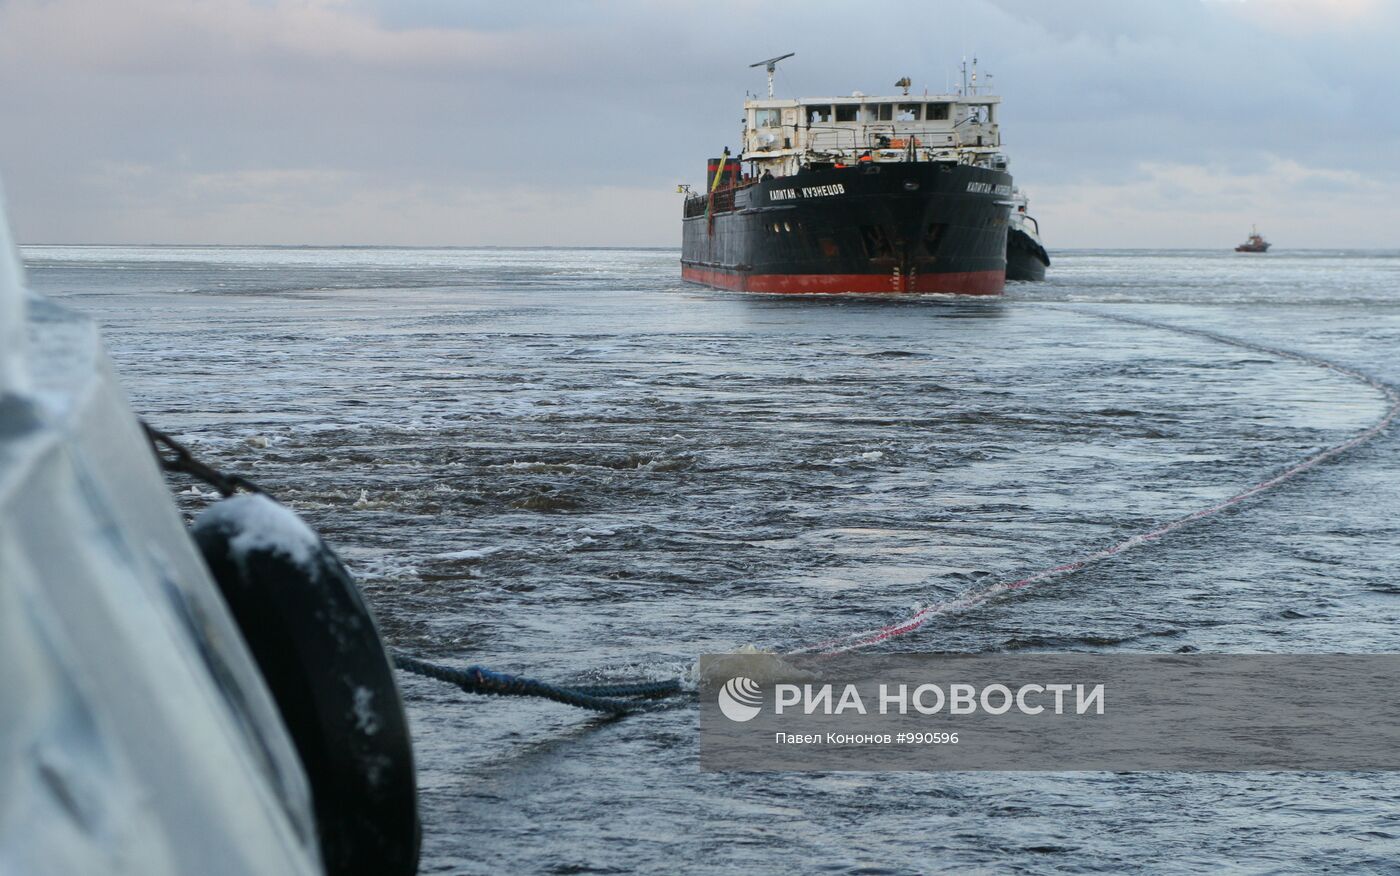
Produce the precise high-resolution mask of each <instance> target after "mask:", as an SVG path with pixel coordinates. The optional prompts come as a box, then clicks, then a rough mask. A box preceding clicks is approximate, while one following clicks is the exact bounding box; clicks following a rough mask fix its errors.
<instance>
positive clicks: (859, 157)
mask: <svg viewBox="0 0 1400 876" xmlns="http://www.w3.org/2000/svg"><path fill="white" fill-rule="evenodd" d="M788 57H791V55H790V54H789V55H784V56H781V57H778V58H771V59H769V60H767V61H760V62H758V63H757V64H754V65H752V66H755V67H757V66H766V67H767V68H768V97H767V98H766V99H764V98H755V99H750V100H747V101H745V102H744V120H743V130H742V141H741V142H742V143H743V147H742V149H741V150H740V151H739V153H738V154H737V155H731V154H730V153H729V150H728V149H727V148H726V149H725V150H724V154H723V155H721V156H720V157H718V158H713V159H710V161H709V166H708V169H707V174H706V182H705V188H704V189H703V190H702V191H698V192H689V193H688V195H689V196H688V197H687V198H686V200H685V206H684V215H683V241H682V250H681V274H682V276H683V277H684V278H685V279H686V280H690V281H693V282H696V283H703V284H705V285H708V286H715V287H720V288H724V289H732V290H737V291H745V292H790V293H909V292H923V293H927V292H939V293H954V294H964V295H996V294H999V293H1001V292H1002V290H1003V288H1004V287H1005V284H1006V268H1007V228H1008V224H1009V219H1010V213H1011V208H1012V206H1013V203H1012V200H1011V197H1012V192H1013V189H1012V179H1011V174H1010V173H1009V172H1008V170H1007V164H1008V162H1007V158H1006V156H1005V155H1004V154H1003V153H1002V151H1001V132H1000V127H999V123H998V111H999V109H1000V103H1001V98H999V97H995V96H993V95H990V94H985V93H983V92H985V91H986V90H987V89H986V88H985V87H984V86H979V85H978V84H977V67H976V59H974V60H973V64H972V68H971V71H970V78H969V70H968V67H967V65H966V64H964V65H963V68H962V86H961V87H960V88H958V89H957V90H956V92H954V93H945V94H932V95H930V94H927V93H925V94H921V95H911V94H910V93H909V92H910V88H911V83H910V80H909V78H908V77H904V78H902V79H900V80H899V81H898V82H896V83H895V87H896V88H900V89H902V93H900V94H896V95H888V96H881V97H872V96H867V95H864V94H861V93H860V92H855V93H853V94H851V95H850V96H848V97H821V98H801V99H784V98H774V97H773V72H774V69H775V65H776V64H777V62H778V61H781V60H784V59H785V58H788ZM687 188H688V187H684V186H683V187H682V189H687Z"/></svg>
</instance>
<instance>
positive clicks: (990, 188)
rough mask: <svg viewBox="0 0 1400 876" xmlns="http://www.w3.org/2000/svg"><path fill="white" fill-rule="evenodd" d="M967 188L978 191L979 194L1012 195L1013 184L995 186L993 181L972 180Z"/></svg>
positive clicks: (970, 190)
mask: <svg viewBox="0 0 1400 876" xmlns="http://www.w3.org/2000/svg"><path fill="white" fill-rule="evenodd" d="M967 190H968V191H969V192H975V193H977V194H979V195H1010V194H1011V186H994V185H992V184H991V183H984V182H970V183H968V184H967Z"/></svg>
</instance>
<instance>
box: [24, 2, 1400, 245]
mask: <svg viewBox="0 0 1400 876" xmlns="http://www.w3.org/2000/svg"><path fill="white" fill-rule="evenodd" d="M1256 2H1257V0H1256ZM1265 2H1266V3H1267V2H1287V0H1265ZM1317 3H1318V5H1321V0H1317ZM1238 5H1239V4H1233V5H1231V4H1222V3H1198V2H1192V0H1165V2H1160V3H1145V4H1126V3H1119V2H1104V0H1074V2H1055V3H1032V2H1011V0H996V2H991V0H969V2H958V3H946V2H945V3H914V2H904V3H900V2H895V3H890V4H884V5H882V6H881V7H880V8H879V9H878V10H871V9H867V10H854V11H853V10H851V9H850V7H848V6H834V5H833V6H826V7H823V6H820V5H817V4H811V3H799V2H787V0H781V2H774V3H769V4H762V5H754V4H749V3H737V2H724V3H703V4H701V3H694V4H647V3H621V4H592V3H562V4H550V5H546V6H543V7H536V6H533V5H527V4H485V3H447V2H432V0H417V2H411V3H393V2H387V0H384V2H372V0H355V2H351V3H349V4H330V3H325V4H318V3H312V4H295V5H290V4H279V3H275V2H270V3H258V4H254V3H238V2H230V3H225V4H218V5H212V4H203V3H197V2H190V3H184V2H176V0H137V2H134V3H133V4H131V5H130V6H129V7H122V8H119V10H118V11H117V12H113V11H112V10H113V8H114V7H112V6H109V5H106V4H101V3H97V2H95V0H86V2H84V0H51V2H47V3H37V2H33V0H26V2H20V0H10V2H8V3H5V4H4V5H0V113H3V114H4V117H5V118H7V119H19V120H22V128H23V130H24V136H7V137H6V138H5V139H4V140H3V141H0V173H3V174H4V176H5V179H6V181H7V187H8V189H9V190H10V193H11V202H12V208H11V210H12V213H13V214H15V218H16V220H17V221H18V227H19V230H20V235H21V237H22V238H23V239H25V240H33V241H37V240H44V241H59V240H78V241H80V240H114V241H121V240H131V241H142V242H144V241H150V240H177V241H194V240H215V239H216V238H213V237H210V236H208V235H213V234H215V233H217V234H220V235H229V234H231V233H233V232H234V231H237V236H238V238H239V239H240V240H267V241H268V242H306V241H321V242H374V241H376V240H384V241H386V242H388V241H390V240H392V241H393V242H413V241H414V240H421V241H423V242H432V243H460V244H470V243H560V244H570V243H603V242H609V241H607V240H601V239H599V238H598V235H599V234H600V233H602V232H610V233H612V234H613V235H614V236H613V237H612V241H611V242H616V243H623V244H625V243H638V244H653V245H665V244H674V243H675V242H676V241H677V239H678V237H679V227H678V226H679V220H678V218H677V213H678V207H679V205H678V203H676V201H675V200H674V198H673V197H672V198H669V199H668V198H667V197H666V196H665V195H666V194H667V193H668V192H669V190H670V189H673V188H674V184H675V183H676V182H681V181H690V182H695V181H697V179H698V178H699V177H700V176H701V173H702V171H701V168H702V166H703V164H702V162H703V161H704V159H705V158H706V157H707V156H709V155H711V154H715V153H717V152H718V151H719V149H720V148H721V147H722V146H725V145H729V146H731V147H732V146H735V145H737V139H738V119H739V104H740V103H741V101H742V99H743V95H744V91H745V90H746V89H749V90H753V91H757V90H759V89H761V88H762V87H763V76H762V72H761V71H756V70H750V69H748V67H747V65H748V64H749V63H750V62H752V61H754V60H757V59H759V58H763V57H767V56H768V55H770V54H774V53H777V52H781V51H792V50H796V51H797V52H798V55H797V57H796V58H794V59H792V60H791V61H790V62H787V63H786V64H785V65H784V66H783V68H782V69H781V75H780V78H779V85H780V88H781V89H782V90H783V91H784V92H785V93H790V94H798V95H805V96H812V95H820V94H828V93H837V94H843V93H849V92H850V91H852V90H856V89H859V90H862V91H865V92H867V93H874V92H880V91H885V92H888V91H890V90H892V86H891V84H890V83H892V82H893V81H894V80H895V79H896V78H898V77H899V76H901V75H905V74H908V75H911V76H913V77H914V79H915V82H916V87H918V88H923V87H925V86H928V87H930V88H932V89H934V90H939V89H941V88H942V87H943V86H944V84H945V82H946V81H947V80H948V78H949V76H950V75H951V74H952V72H953V71H954V69H955V67H956V64H957V62H958V60H959V58H960V57H961V56H962V55H963V54H964V53H967V54H969V55H970V54H972V53H974V52H975V53H977V54H978V55H979V57H980V59H981V60H982V68H983V69H984V70H990V71H992V72H993V73H995V74H996V78H995V80H993V81H994V82H995V83H996V85H997V90H998V91H999V92H1000V93H1001V94H1002V95H1003V97H1004V99H1005V101H1006V103H1005V107H1004V115H1003V118H1004V121H1005V133H1006V139H1007V142H1008V149H1009V151H1010V153H1011V155H1012V161H1013V165H1012V166H1013V170H1014V171H1015V172H1016V174H1017V178H1018V181H1019V182H1020V183H1022V184H1023V185H1024V186H1025V187H1026V188H1027V189H1028V190H1029V191H1030V192H1031V193H1032V196H1033V197H1036V198H1037V200H1036V204H1037V206H1038V207H1039V209H1040V212H1041V213H1042V217H1041V218H1042V222H1043V224H1044V225H1045V227H1046V230H1047V233H1048V234H1049V236H1050V238H1051V240H1052V243H1057V244H1059V245H1095V244H1096V243H1098V242H1099V240H1098V239H1097V238H1095V237H1092V236H1091V235H1095V234H1099V233H1100V230H1101V229H1096V228H1095V227H1094V226H1093V225H1092V223H1091V224H1090V225H1087V226H1086V225H1085V224H1084V223H1083V222H1082V221H1080V219H1079V217H1078V215H1077V214H1076V215H1075V220H1074V221H1073V222H1072V223H1071V222H1063V223H1060V227H1059V228H1057V227H1056V224H1057V223H1056V217H1055V215H1054V211H1055V210H1057V209H1067V207H1062V206H1060V205H1061V204H1062V203H1063V201H1062V200H1057V199H1063V198H1065V197H1069V193H1070V192H1072V191H1079V192H1085V193H1088V196H1087V197H1086V203H1087V202H1089V201H1093V200H1095V199H1108V198H1110V196H1111V194H1112V193H1114V192H1118V193H1119V194H1120V195H1121V194H1123V193H1125V192H1128V191H1131V192H1132V193H1133V196H1134V197H1140V198H1152V197H1160V198H1163V199H1164V206H1170V208H1171V209H1176V208H1177V205H1178V204H1179V203H1181V202H1183V201H1185V202H1190V201H1191V199H1193V198H1194V199H1196V201H1195V203H1196V206H1197V209H1199V210H1201V211H1207V210H1210V209H1213V208H1216V207H1218V205H1217V204H1211V203H1208V202H1207V201H1206V199H1207V198H1208V193H1206V192H1191V191H1181V190H1179V189H1177V188H1174V187H1173V186H1174V184H1173V183H1172V182H1171V181H1170V179H1175V177H1171V178H1170V179H1168V178H1159V177H1154V173H1156V171H1153V170H1152V169H1151V168H1153V167H1159V166H1165V165H1182V166H1198V167H1200V168H1202V169H1203V171H1202V173H1203V174H1206V175H1210V176H1212V178H1215V175H1217V174H1218V175H1219V176H1218V178H1219V179H1220V180H1226V179H1229V178H1232V177H1239V178H1241V179H1245V180H1249V181H1250V185H1255V184H1256V181H1257V176H1258V172H1259V170H1260V168H1264V167H1268V166H1270V164H1271V162H1274V161H1287V162H1294V163H1296V164H1299V165H1302V166H1306V167H1316V168H1319V169H1329V168H1330V169H1336V168H1347V169H1352V170H1358V169H1359V170H1363V171H1364V172H1365V174H1366V178H1367V179H1369V180H1372V181H1374V184H1375V185H1377V186H1382V187H1386V186H1389V187H1397V186H1400V180H1397V174H1396V169H1397V167H1396V161H1395V158H1394V155H1395V154H1396V149H1395V147H1396V145H1397V144H1396V141H1397V139H1400V137H1398V136H1397V134H1398V133H1400V107H1397V106H1396V105H1395V104H1394V103H1393V102H1392V101H1390V100H1389V99H1387V97H1386V96H1387V95H1388V94H1389V93H1390V92H1392V91H1393V90H1394V88H1395V86H1396V84H1397V83H1396V79H1397V74H1396V71H1395V65H1394V64H1393V63H1391V57H1390V56H1391V54H1392V52H1393V50H1392V48H1391V44H1392V43H1393V41H1394V40H1395V38H1396V37H1397V36H1400V22H1397V16H1396V13H1394V12H1392V11H1391V10H1390V9H1389V8H1387V7H1385V6H1383V5H1380V6H1376V7H1375V8H1374V9H1367V10H1365V11H1364V13H1365V17H1363V18H1360V19H1358V21H1357V22H1355V23H1353V24H1352V25H1346V26H1343V25H1337V26H1330V25H1329V26H1327V27H1319V28H1317V29H1315V31H1314V32H1298V31H1297V30H1296V28H1295V30H1288V29H1287V28H1273V27H1261V26H1258V25H1257V24H1256V23H1254V22H1253V21H1251V16H1250V15H1248V14H1242V10H1240V9H1238V8H1235V7H1237V6H1238ZM1295 5H1296V4H1295ZM1245 11H1248V10H1245ZM1304 13H1306V10H1304V11H1303V13H1299V14H1300V15H1302V14H1304ZM65 16H67V20H65ZM1291 21H1293V19H1291V18H1290V19H1288V22H1291ZM1285 23H1287V22H1285ZM1305 23H1306V21H1305V19H1304V24H1305ZM1289 26H1290V27H1291V26H1292V25H1291V24H1290V25H1289ZM279 175H280V176H279ZM278 180H281V181H282V184H281V185H279V184H278V182H277V181H278ZM1149 181H1151V184H1150V185H1148V184H1146V183H1148V182H1149ZM1285 184H1286V185H1296V186H1299V187H1306V188H1307V189H1308V190H1309V191H1311V190H1312V189H1317V188H1319V187H1321V188H1326V187H1327V186H1329V185H1330V186H1334V187H1337V190H1338V191H1343V192H1344V191H1347V190H1348V189H1346V188H1345V187H1344V186H1342V185H1341V183H1339V182H1337V181H1336V180H1330V181H1329V179H1328V178H1327V177H1318V176H1314V177H1306V176H1302V177H1298V178H1296V179H1291V180H1290V181H1288V182H1282V181H1281V182H1280V185H1285ZM1134 186H1136V188H1133V187H1134ZM603 191H606V192H608V193H609V197H615V198H622V199H625V200H626V203H627V204H630V205H632V207H633V208H634V209H631V210H628V209H617V210H614V211H612V212H613V215H614V216H615V221H616V222H617V223H618V224H616V225H615V226H614V227H612V228H611V229H599V228H597V227H590V228H588V229H587V230H586V231H584V230H571V229H569V228H568V227H561V226H560V225H559V223H557V222H552V221H550V218H549V217H550V216H551V206H550V205H551V203H554V204H575V203H583V202H589V201H590V199H593V198H596V197H598V193H599V192H603ZM1042 191H1043V192H1044V194H1045V197H1040V196H1039V195H1038V194H1037V193H1038V192H1042ZM1305 196H1307V192H1302V193H1301V194H1300V197H1305ZM506 197H510V198H513V199H515V200H514V202H513V204H512V205H511V206H510V209H501V206H502V205H503V202H502V199H503V198H506ZM1168 198H1169V199H1170V201H1171V204H1170V205H1166V204H1165V199H1168ZM1232 200H1233V201H1236V202H1237V201H1238V200H1239V199H1232ZM1246 200H1247V199H1246ZM258 204H261V205H262V206H263V207H264V208H265V212H266V215H267V216H269V217H276V221H271V220H269V221H266V222H261V223H260V222H258V220H257V215H258V214H257V210H256V205H258ZM328 204H330V205H335V204H338V205H339V208H338V210H337V209H332V208H330V207H327V206H326V205H328ZM390 204H392V205H393V206H392V207H390V206H389V205H390ZM493 204H494V205H496V206H495V207H493ZM520 204H528V205H530V208H529V209H523V208H522V209H517V208H516V207H517V206H518V205H520ZM250 205H253V206H251V207H250ZM1140 206H1142V207H1147V206H1149V205H1148V204H1143V205H1140ZM1259 206H1260V207H1261V208H1262V207H1263V206H1265V205H1264V204H1263V203H1262V202H1261V203H1260V204H1259ZM1240 209H1242V210H1243V209H1246V208H1243V207H1242V208H1240ZM355 211H368V212H367V213H366V214H365V215H357V214H355ZM1047 211H1049V212H1048V213H1047ZM376 212H377V213H378V215H375V213H376ZM1070 215H1071V214H1066V219H1068V218H1069V217H1070ZM1150 215H1151V214H1150V210H1145V211H1144V213H1143V216H1144V217H1145V218H1144V219H1143V220H1142V221H1147V222H1149V223H1150ZM493 216H495V217H496V218H494V219H493ZM235 217H236V218H237V219H238V221H241V222H247V223H250V227H246V228H244V227H241V226H235V225H233V224H231V223H232V222H233V220H234V218H235ZM298 217H300V218H298ZM1179 224H1180V223H1179V222H1176V221H1172V222H1170V223H1167V222H1164V223H1163V225H1162V227H1161V228H1150V227H1145V228H1143V229H1142V231H1141V236H1140V238H1139V239H1138V241H1137V242H1140V243H1144V244H1159V245H1160V244H1170V243H1173V242H1181V243H1187V242H1194V240H1195V238H1188V237H1187V236H1185V235H1189V234H1196V233H1199V232H1196V231H1193V230H1190V229H1185V230H1183V229H1181V228H1179V227H1178V226H1179ZM595 225H596V224H595ZM546 228H547V229H548V233H549V234H551V235H557V236H556V237H554V238H545V237H543V236H542V233H543V231H544V229H546ZM350 233H353V234H355V235H357V236H356V237H355V238H354V239H345V238H337V237H336V236H335V235H339V234H350ZM259 235H264V236H261V237H260V236H259ZM288 235H290V236H288ZM1338 236H1341V235H1338ZM1363 236H1364V235H1362V236H1357V235H1351V239H1361V237H1363ZM1372 237H1374V234H1372Z"/></svg>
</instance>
